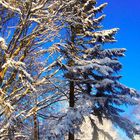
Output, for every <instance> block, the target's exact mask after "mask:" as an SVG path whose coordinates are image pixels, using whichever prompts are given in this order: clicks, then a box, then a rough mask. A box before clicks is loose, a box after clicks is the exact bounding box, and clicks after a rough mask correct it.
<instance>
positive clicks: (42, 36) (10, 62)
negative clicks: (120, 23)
mask: <svg viewBox="0 0 140 140" xmlns="http://www.w3.org/2000/svg"><path fill="white" fill-rule="evenodd" d="M106 5H107V4H106V3H104V4H101V5H99V6H97V5H96V0H19V1H15V0H0V36H1V38H0V127H1V129H0V139H10V140H13V139H19V138H20V139H26V140H30V139H34V140H38V139H39V138H40V139H42V140H61V139H62V140H64V139H69V140H74V137H76V138H78V134H79V133H80V131H81V125H82V124H83V122H84V120H85V117H88V118H89V120H90V123H91V125H92V128H93V132H94V133H93V138H94V139H95V140H98V139H99V138H100V137H99V134H100V133H102V134H103V135H104V136H105V137H106V138H108V139H113V138H112V137H111V135H110V134H109V133H108V132H107V130H104V129H101V128H100V126H101V125H102V124H103V123H104V121H105V120H108V121H109V122H111V123H112V125H114V126H119V127H120V128H122V129H123V130H124V131H125V132H126V134H127V135H128V137H130V138H131V139H133V137H134V135H135V134H139V131H138V130H137V129H136V128H135V124H134V123H133V122H132V121H131V120H129V119H127V118H125V117H123V116H122V114H121V113H122V112H123V111H125V110H123V109H122V108H121V106H123V105H135V104H137V99H138V93H137V92H136V91H135V90H134V89H132V88H129V87H127V86H125V85H123V84H121V83H120V82H119V79H120V78H121V76H120V75H118V72H119V71H120V69H121V68H122V65H121V64H120V62H119V60H118V58H119V57H122V56H124V52H125V49H124V48H113V49H107V48H106V47H105V45H104V44H107V43H113V42H115V41H116V40H115V38H114V36H115V34H116V32H117V31H118V29H117V28H113V29H103V27H102V26H101V21H102V20H103V19H104V17H105V15H102V10H103V9H104V7H105V6H106ZM91 116H92V117H91ZM96 122H98V123H96ZM99 123H100V124H99ZM85 131H86V130H85Z"/></svg>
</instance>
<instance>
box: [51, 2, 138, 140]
mask: <svg viewBox="0 0 140 140" xmlns="http://www.w3.org/2000/svg"><path fill="white" fill-rule="evenodd" d="M62 5H63V6H62V9H61V10H60V11H61V12H62V13H64V14H63V15H62V16H63V17H64V18H63V19H62V20H63V21H62V23H63V22H64V23H65V30H66V32H67V34H66V35H67V37H66V39H65V40H64V41H62V40H61V42H60V43H56V45H57V46H58V47H59V48H60V49H59V51H60V54H61V55H62V56H63V57H64V60H63V61H58V64H57V65H58V66H59V67H60V68H61V69H62V70H64V77H65V78H66V79H65V80H67V83H69V86H68V93H69V101H68V102H69V108H68V110H67V112H66V113H65V114H66V115H65V117H64V118H63V119H61V121H60V120H58V121H59V122H57V124H59V125H60V130H61V131H62V132H63V133H64V131H67V132H66V133H68V132H69V134H68V135H69V140H73V139H74V133H76V132H77V131H79V126H80V124H81V123H82V122H83V120H84V116H90V114H92V115H94V116H95V117H96V118H98V120H99V122H100V123H101V124H103V120H104V119H107V120H110V121H111V122H112V123H113V124H114V125H115V126H119V127H120V128H122V129H123V130H124V131H125V132H126V134H127V136H128V137H129V138H131V139H133V137H134V135H135V134H139V131H138V130H137V129H136V128H135V124H134V123H133V122H132V121H131V120H129V119H127V118H125V117H123V116H122V115H121V113H122V112H124V111H125V110H123V109H122V108H121V106H123V105H135V104H137V101H138V100H137V98H138V93H137V92H136V91H135V90H134V89H132V88H129V87H127V86H125V85H123V84H121V83H120V82H119V80H120V78H121V76H120V75H118V72H119V71H120V70H121V68H122V65H121V63H120V62H119V60H118V58H119V57H122V56H124V52H125V51H126V49H125V48H113V49H107V48H105V45H104V44H107V43H113V42H116V40H115V38H114V35H115V34H116V33H117V31H118V28H113V29H103V28H102V26H101V24H100V23H101V21H102V20H103V19H104V17H105V15H102V14H101V12H102V10H103V8H104V7H105V6H106V5H107V3H104V4H101V5H99V6H96V1H95V0H86V1H84V0H83V1H80V0H79V1H73V0H71V1H62ZM65 119H67V122H66V120H65ZM64 120H65V121H64ZM63 121H64V122H63ZM62 122H63V124H62ZM91 123H92V126H93V128H94V136H93V137H94V139H95V140H97V139H98V133H99V131H100V129H99V128H98V124H96V123H95V120H94V119H93V118H91ZM63 126H64V128H63ZM58 128H59V127H58ZM58 128H56V129H57V131H53V133H55V135H56V136H57V137H59V139H60V138H62V136H61V135H60V134H61V131H60V130H59V131H58ZM66 128H67V129H66ZM53 129H54V128H53ZM63 129H64V130H63ZM103 134H104V135H105V136H106V137H107V138H108V139H113V138H112V137H111V136H110V135H108V133H106V130H103ZM64 135H65V134H64ZM53 139H54V138H53Z"/></svg>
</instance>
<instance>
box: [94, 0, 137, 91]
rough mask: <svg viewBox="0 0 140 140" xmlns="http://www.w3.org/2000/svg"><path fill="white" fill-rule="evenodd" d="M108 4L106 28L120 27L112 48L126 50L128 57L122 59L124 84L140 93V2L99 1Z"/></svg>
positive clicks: (123, 0) (129, 0) (133, 0)
mask: <svg viewBox="0 0 140 140" xmlns="http://www.w3.org/2000/svg"><path fill="white" fill-rule="evenodd" d="M97 1H98V4H100V3H103V2H107V3H108V6H107V7H106V8H105V9H104V13H105V14H106V18H105V20H104V22H103V25H104V27H105V28H106V29H107V28H112V27H118V28H120V31H119V32H118V34H117V36H116V38H117V40H118V42H117V43H115V44H113V45H112V46H111V47H122V48H126V49H127V52H126V56H125V57H124V58H123V59H121V62H122V64H123V69H122V72H121V74H122V75H123V78H122V80H121V81H122V83H124V84H125V85H127V86H130V87H133V88H135V89H137V90H139V91H140V0H97Z"/></svg>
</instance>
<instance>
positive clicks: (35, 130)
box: [33, 112, 39, 140]
mask: <svg viewBox="0 0 140 140" xmlns="http://www.w3.org/2000/svg"><path fill="white" fill-rule="evenodd" d="M33 118H34V140H39V139H38V121H37V114H36V112H35V113H34V116H33Z"/></svg>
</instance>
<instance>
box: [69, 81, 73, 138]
mask: <svg viewBox="0 0 140 140" xmlns="http://www.w3.org/2000/svg"><path fill="white" fill-rule="evenodd" d="M69 106H70V107H74V82H73V81H70V93H69ZM69 140H74V133H71V132H69Z"/></svg>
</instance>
